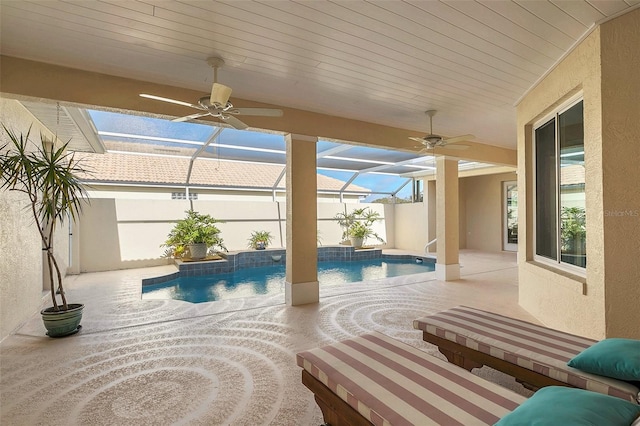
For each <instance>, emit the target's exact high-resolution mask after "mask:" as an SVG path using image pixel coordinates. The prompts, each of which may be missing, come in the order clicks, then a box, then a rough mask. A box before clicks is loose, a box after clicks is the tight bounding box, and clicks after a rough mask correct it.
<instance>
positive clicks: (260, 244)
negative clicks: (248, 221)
mask: <svg viewBox="0 0 640 426" xmlns="http://www.w3.org/2000/svg"><path fill="white" fill-rule="evenodd" d="M271 241H273V236H272V235H271V232H269V231H253V232H252V233H251V236H250V237H249V248H253V249H256V250H264V249H266V248H267V247H268V246H269V244H271Z"/></svg>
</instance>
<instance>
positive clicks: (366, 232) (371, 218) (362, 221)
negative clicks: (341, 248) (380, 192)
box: [334, 207, 384, 248]
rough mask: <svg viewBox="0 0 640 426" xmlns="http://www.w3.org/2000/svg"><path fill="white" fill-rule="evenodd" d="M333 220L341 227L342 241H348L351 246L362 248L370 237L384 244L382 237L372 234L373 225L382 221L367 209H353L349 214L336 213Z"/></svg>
mask: <svg viewBox="0 0 640 426" xmlns="http://www.w3.org/2000/svg"><path fill="white" fill-rule="evenodd" d="M334 219H335V220H336V221H338V224H339V225H340V226H341V227H342V230H343V231H342V239H343V240H350V241H351V245H352V246H354V247H357V248H359V247H362V245H363V244H364V243H365V242H366V240H367V238H370V237H373V238H375V239H376V240H378V241H379V242H380V243H382V244H384V240H383V239H382V237H380V236H379V235H378V234H377V233H375V232H373V224H374V223H375V222H377V221H379V220H382V218H381V217H380V213H378V212H376V211H373V210H371V209H370V208H369V207H363V208H360V209H354V210H353V211H352V212H351V213H338V214H337V215H335V216H334Z"/></svg>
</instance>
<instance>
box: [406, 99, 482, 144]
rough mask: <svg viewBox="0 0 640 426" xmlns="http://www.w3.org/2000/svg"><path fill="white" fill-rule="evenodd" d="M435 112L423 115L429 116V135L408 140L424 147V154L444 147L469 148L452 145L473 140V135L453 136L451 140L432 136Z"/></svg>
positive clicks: (431, 110)
mask: <svg viewBox="0 0 640 426" xmlns="http://www.w3.org/2000/svg"><path fill="white" fill-rule="evenodd" d="M436 112H437V111H436V110H435V109H430V110H428V111H425V114H427V116H429V134H428V135H426V136H424V137H422V138H418V137H413V136H412V137H409V139H411V140H412V141H416V142H420V143H421V144H422V146H424V149H423V150H422V151H421V152H424V151H426V150H429V149H434V148H445V147H446V148H447V149H467V148H469V145H454V144H457V143H458V142H462V141H465V140H468V139H473V138H475V136H473V135H461V136H455V137H452V138H444V137H442V136H440V135H434V134H433V116H434V115H436Z"/></svg>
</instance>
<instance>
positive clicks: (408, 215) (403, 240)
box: [394, 202, 429, 252]
mask: <svg viewBox="0 0 640 426" xmlns="http://www.w3.org/2000/svg"><path fill="white" fill-rule="evenodd" d="M394 228H395V236H396V238H395V247H396V248H399V249H403V250H415V251H419V252H422V251H423V250H424V246H425V244H427V243H428V242H429V241H428V217H427V203H426V202H422V203H407V204H396V205H395V222H394Z"/></svg>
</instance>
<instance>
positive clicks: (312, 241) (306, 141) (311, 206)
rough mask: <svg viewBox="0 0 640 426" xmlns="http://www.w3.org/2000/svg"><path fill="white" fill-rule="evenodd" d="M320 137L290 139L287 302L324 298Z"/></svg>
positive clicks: (301, 302)
mask: <svg viewBox="0 0 640 426" xmlns="http://www.w3.org/2000/svg"><path fill="white" fill-rule="evenodd" d="M316 142H317V138H314V137H309V136H302V135H291V134H288V135H287V136H286V143H287V179H286V182H287V269H286V271H287V272H286V282H285V299H286V303H287V305H291V306H295V305H303V304H305V303H316V302H318V301H319V300H320V288H319V285H318V245H317V219H318V213H317V190H318V182H317V175H316Z"/></svg>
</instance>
